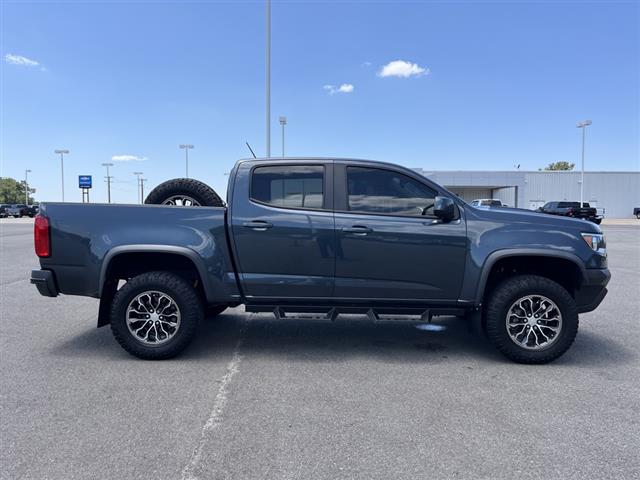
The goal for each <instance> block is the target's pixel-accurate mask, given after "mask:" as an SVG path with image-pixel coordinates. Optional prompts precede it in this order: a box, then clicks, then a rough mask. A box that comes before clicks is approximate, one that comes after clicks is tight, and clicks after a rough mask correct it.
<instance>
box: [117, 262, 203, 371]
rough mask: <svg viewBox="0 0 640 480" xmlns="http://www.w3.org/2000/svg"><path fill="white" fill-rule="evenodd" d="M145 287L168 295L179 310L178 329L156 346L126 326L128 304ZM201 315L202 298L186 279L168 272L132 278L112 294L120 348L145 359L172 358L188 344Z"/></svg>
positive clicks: (149, 273) (145, 289) (143, 290)
mask: <svg viewBox="0 0 640 480" xmlns="http://www.w3.org/2000/svg"><path fill="white" fill-rule="evenodd" d="M147 290H155V291H159V292H162V293H166V294H168V295H169V296H170V297H171V298H172V299H173V300H175V303H176V304H177V305H178V308H179V309H180V327H179V328H178V331H177V332H176V333H175V335H174V337H173V338H172V339H171V340H169V341H168V342H167V343H164V344H161V345H157V346H148V345H145V344H143V343H141V342H140V341H138V340H136V338H135V337H134V336H133V334H132V333H131V332H130V331H129V328H128V327H127V319H126V312H127V308H128V306H129V303H130V302H131V301H132V300H133V299H134V298H135V297H136V296H137V295H139V294H141V293H143V292H145V291H147ZM203 315H204V313H203V307H202V301H201V300H200V297H199V296H198V294H197V292H196V290H195V289H194V288H193V287H192V286H191V285H190V284H189V282H187V281H186V280H185V279H183V278H182V277H179V276H178V275H175V274H173V273H170V272H148V273H143V274H141V275H138V276H136V277H133V278H132V279H131V280H129V281H128V282H127V283H125V284H124V285H123V286H122V288H120V290H118V291H117V293H116V294H115V296H114V298H113V301H112V303H111V331H112V332H113V335H114V337H115V338H116V340H117V341H118V343H119V344H120V345H121V346H122V348H124V349H125V350H126V351H127V352H129V353H130V354H131V355H133V356H135V357H138V358H142V359H145V360H164V359H167V358H172V357H175V356H176V355H178V354H179V353H180V352H182V351H183V350H184V349H185V348H186V347H187V346H188V345H189V343H190V342H191V341H192V340H193V337H194V335H195V333H196V329H197V327H198V323H199V322H200V321H201V320H202V318H203Z"/></svg>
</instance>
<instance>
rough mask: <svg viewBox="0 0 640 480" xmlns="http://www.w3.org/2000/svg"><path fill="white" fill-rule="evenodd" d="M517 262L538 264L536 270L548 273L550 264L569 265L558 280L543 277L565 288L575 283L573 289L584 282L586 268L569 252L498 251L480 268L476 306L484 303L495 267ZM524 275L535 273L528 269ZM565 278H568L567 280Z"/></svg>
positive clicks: (539, 250) (522, 249)
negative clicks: (567, 284) (568, 269)
mask: <svg viewBox="0 0 640 480" xmlns="http://www.w3.org/2000/svg"><path fill="white" fill-rule="evenodd" d="M545 259H546V260H548V262H544V261H543V262H540V261H541V260H545ZM517 262H523V264H530V262H535V263H537V264H538V270H541V271H546V272H548V268H549V266H550V265H552V264H556V265H566V266H569V265H570V266H571V268H572V270H570V271H567V272H562V274H561V275H560V276H559V278H553V277H552V276H549V275H543V276H546V277H547V278H550V279H551V280H555V281H556V282H558V283H560V284H563V286H566V283H567V282H572V283H576V285H575V287H579V286H580V284H582V282H584V279H585V278H586V276H587V272H586V267H585V266H584V264H583V262H582V261H581V260H580V258H579V257H577V256H576V255H575V254H572V253H570V252H562V251H557V250H552V251H550V250H546V249H529V248H517V249H506V250H498V251H495V252H493V253H491V254H490V255H489V256H488V257H487V259H486V260H485V262H484V265H483V266H482V271H481V273H480V279H479V282H478V288H477V291H476V298H475V301H476V304H477V305H480V304H482V303H484V298H485V294H486V292H487V287H491V285H490V280H491V279H492V274H495V272H496V267H499V266H500V265H509V264H511V265H513V264H516V263H517ZM521 273H522V272H521ZM525 273H537V272H536V268H534V269H530V268H529V269H527V270H526V272H525ZM567 276H568V277H570V278H567ZM563 278H567V280H566V281H564V282H563V281H562V279H563ZM558 280H560V281H558Z"/></svg>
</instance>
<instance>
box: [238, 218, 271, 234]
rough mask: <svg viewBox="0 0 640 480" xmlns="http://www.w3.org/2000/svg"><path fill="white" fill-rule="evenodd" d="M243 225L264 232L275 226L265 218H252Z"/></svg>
mask: <svg viewBox="0 0 640 480" xmlns="http://www.w3.org/2000/svg"><path fill="white" fill-rule="evenodd" d="M242 226H243V227H246V228H251V229H253V230H255V231H256V232H264V231H265V230H266V229H268V228H271V227H273V224H272V223H269V222H265V221H264V220H252V221H250V222H244V223H243V224H242Z"/></svg>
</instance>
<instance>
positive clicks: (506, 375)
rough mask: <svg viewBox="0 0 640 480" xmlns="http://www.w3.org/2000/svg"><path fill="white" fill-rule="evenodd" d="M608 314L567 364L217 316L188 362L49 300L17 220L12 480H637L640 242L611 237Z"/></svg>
mask: <svg viewBox="0 0 640 480" xmlns="http://www.w3.org/2000/svg"><path fill="white" fill-rule="evenodd" d="M603 228H604V230H605V233H606V234H607V236H608V238H607V240H608V247H609V252H610V267H611V270H612V274H613V279H612V281H611V284H610V293H609V296H608V297H607V298H606V299H605V301H604V302H603V304H602V305H601V306H600V308H599V309H598V310H597V311H596V312H593V313H590V314H586V315H583V316H581V327H580V332H579V334H578V337H577V339H576V342H575V344H574V346H573V347H572V349H571V350H570V351H569V352H568V353H567V354H566V355H565V356H564V357H562V358H560V359H559V360H558V361H556V362H555V363H553V364H550V365H546V366H523V365H516V364H513V363H510V362H508V361H507V360H505V359H503V358H502V357H501V356H500V355H499V354H497V353H495V352H494V351H493V350H492V348H491V347H489V346H488V345H487V344H486V343H484V341H482V340H480V339H477V338H474V337H473V336H472V335H471V334H470V333H469V331H468V329H467V327H466V325H465V324H464V323H463V322H461V321H460V320H456V319H454V318H440V319H438V320H437V322H438V323H441V324H442V325H444V326H446V329H445V330H444V331H442V332H429V331H421V330H417V329H416V328H415V325H413V324H410V323H399V324H382V325H372V324H370V323H368V322H367V321H366V320H365V319H364V318H360V317H358V318H356V319H351V320H348V321H338V322H336V323H333V324H332V323H325V322H309V321H307V322H302V321H290V320H286V321H281V322H277V321H276V320H274V319H270V318H269V317H265V316H249V315H246V314H244V312H243V309H241V308H238V309H234V310H229V311H228V312H227V313H225V314H223V315H221V316H220V317H218V318H216V319H208V320H207V321H206V322H205V323H204V325H202V328H201V334H200V335H199V337H198V338H197V340H196V342H195V344H194V345H193V346H192V347H191V348H190V349H189V350H188V351H187V352H186V354H184V355H183V356H181V357H180V358H177V359H175V360H171V361H165V362H145V361H141V360H137V359H135V358H133V357H130V356H129V355H128V354H126V353H125V352H124V351H123V350H122V349H121V348H120V347H119V346H118V345H117V344H116V342H115V341H114V340H113V338H112V336H111V332H110V330H109V329H108V328H102V329H96V328H95V323H96V312H97V301H96V300H92V299H86V298H75V297H58V298H55V299H49V298H44V297H41V296H40V295H39V294H38V293H37V292H36V290H35V288H34V287H33V286H31V285H29V283H28V280H27V277H28V274H29V271H30V269H31V268H33V267H35V266H37V259H36V257H35V256H34V254H33V245H32V239H31V230H32V225H31V222H29V221H17V222H12V221H3V222H2V224H1V225H0V232H1V235H0V284H1V286H0V302H1V305H0V315H1V319H0V382H1V383H0V402H1V403H0V415H1V416H0V442H1V443H0V474H1V476H2V478H7V479H18V478H20V479H22V478H24V479H44V478H47V479H64V480H70V479H94V478H95V479H118V480H121V479H129V478H135V479H138V478H139V479H187V478H201V479H211V478H237V479H250V478H304V479H326V478H363V479H365V478H367V479H368V478H380V479H387V478H407V479H409V478H411V479H413V478H430V479H438V478H473V479H475V478H504V479H512V478H532V479H534V478H535V479H537V478H575V479H583V478H618V479H622V478H640V473H639V472H640V460H639V458H640V457H639V455H638V452H639V451H640V434H639V432H640V360H639V356H638V348H639V345H640V328H639V322H640V299H639V298H640V227H638V226H617V225H605V226H604V227H603Z"/></svg>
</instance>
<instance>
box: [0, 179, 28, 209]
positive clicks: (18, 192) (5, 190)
mask: <svg viewBox="0 0 640 480" xmlns="http://www.w3.org/2000/svg"><path fill="white" fill-rule="evenodd" d="M26 188H27V185H26V184H25V182H24V180H21V181H18V180H16V179H14V178H9V177H0V203H24V200H25V198H24V193H25V189H26ZM29 203H30V204H32V203H33V197H31V195H29Z"/></svg>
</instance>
